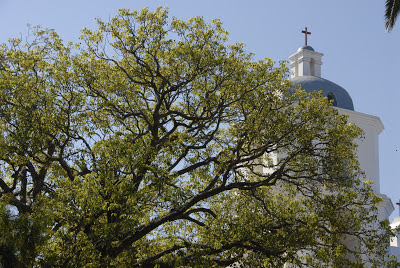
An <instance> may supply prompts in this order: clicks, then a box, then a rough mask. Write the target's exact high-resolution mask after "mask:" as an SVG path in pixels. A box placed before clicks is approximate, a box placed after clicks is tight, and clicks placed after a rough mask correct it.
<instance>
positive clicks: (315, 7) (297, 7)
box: [0, 0, 400, 218]
mask: <svg viewBox="0 0 400 268" xmlns="http://www.w3.org/2000/svg"><path fill="white" fill-rule="evenodd" d="M384 2H385V1H384V0H381V1H376V0H352V1H349V0H336V1H328V0H303V1H298V0H285V1H277V0H249V1H237V0H219V1H218V0H214V1H211V0H202V1H191V0H163V1H162V0H148V1H144V0H130V1H128V0H113V1H106V0H97V1H90V0H80V1H77V0H69V1H56V0H35V1H28V0H25V1H22V0H0V43H4V42H6V41H7V40H8V38H10V37H20V36H24V35H26V33H27V27H26V25H27V23H29V24H31V25H42V26H43V27H45V28H52V29H55V30H56V32H58V34H59V35H60V36H61V37H62V38H63V39H64V40H65V41H69V40H71V41H77V39H78V37H79V35H80V29H81V28H82V27H88V28H94V27H95V26H96V18H102V19H104V20H107V19H108V18H110V17H113V16H114V15H115V14H116V11H117V9H119V8H129V9H137V10H140V9H142V8H143V7H149V8H150V9H155V8H156V7H157V6H168V7H169V11H170V16H174V17H177V18H179V19H188V18H190V17H194V16H202V17H203V18H204V19H205V20H208V21H210V20H211V19H213V18H218V19H220V20H221V21H222V22H223V25H224V28H225V29H226V30H228V31H229V33H230V37H229V39H230V42H243V43H245V44H246V50H247V51H249V52H253V53H254V54H255V56H254V58H255V59H261V58H265V57H268V58H271V59H273V60H274V61H281V60H287V57H288V56H289V55H291V54H293V53H294V52H296V50H297V49H298V48H299V47H300V46H302V45H303V43H304V36H303V35H302V34H301V30H302V29H304V27H305V26H307V27H308V30H309V31H311V33H312V34H311V36H310V37H309V45H311V46H312V47H313V48H314V49H315V50H316V51H318V52H322V53H324V54H325V55H324V57H323V58H322V61H323V65H322V77H323V78H326V79H329V80H331V81H333V82H335V83H337V84H339V85H341V86H342V87H344V88H345V89H346V90H347V91H348V92H349V94H350V96H351V97H352V99H353V103H354V107H355V110H356V111H359V112H362V113H367V114H371V115H376V116H379V117H380V118H381V120H382V122H383V124H384V125H385V130H384V131H383V133H382V134H381V135H380V178H381V191H382V193H385V194H387V195H388V196H389V197H391V198H392V201H393V203H395V202H397V200H399V199H400V175H399V174H398V173H397V169H398V168H399V167H400V139H399V137H400V135H399V134H400V124H399V122H400V119H399V117H400V83H399V78H400V20H399V21H398V25H396V26H395V27H394V29H393V31H392V32H391V33H386V32H385V28H384V17H383V14H384ZM397 213H398V209H397V206H396V210H395V212H394V213H393V214H392V217H391V218H393V217H394V216H398V215H397Z"/></svg>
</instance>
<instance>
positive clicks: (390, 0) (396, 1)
mask: <svg viewBox="0 0 400 268" xmlns="http://www.w3.org/2000/svg"><path fill="white" fill-rule="evenodd" d="M399 12H400V0H386V11H385V20H386V25H385V27H386V30H388V31H389V32H390V31H391V30H392V29H393V26H394V24H395V22H396V19H397V15H398V14H399Z"/></svg>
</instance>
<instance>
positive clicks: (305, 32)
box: [301, 27, 311, 46]
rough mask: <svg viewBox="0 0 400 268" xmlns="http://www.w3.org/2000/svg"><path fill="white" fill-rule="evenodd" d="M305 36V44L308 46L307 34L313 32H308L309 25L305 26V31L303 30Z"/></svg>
mask: <svg viewBox="0 0 400 268" xmlns="http://www.w3.org/2000/svg"><path fill="white" fill-rule="evenodd" d="M301 32H302V33H303V34H304V36H305V40H304V45H305V46H307V35H309V34H311V32H307V27H306V28H305V30H304V31H301Z"/></svg>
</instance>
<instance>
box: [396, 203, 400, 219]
mask: <svg viewBox="0 0 400 268" xmlns="http://www.w3.org/2000/svg"><path fill="white" fill-rule="evenodd" d="M396 205H398V206H399V216H400V200H399V202H398V203H396Z"/></svg>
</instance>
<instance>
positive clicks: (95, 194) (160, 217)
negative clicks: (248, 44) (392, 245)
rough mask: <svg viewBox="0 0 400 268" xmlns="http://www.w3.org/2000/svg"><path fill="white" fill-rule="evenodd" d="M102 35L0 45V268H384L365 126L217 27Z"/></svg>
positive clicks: (139, 15) (135, 16) (153, 18)
mask: <svg viewBox="0 0 400 268" xmlns="http://www.w3.org/2000/svg"><path fill="white" fill-rule="evenodd" d="M98 25H99V28H98V29H97V30H89V29H84V30H83V31H82V41H81V44H72V43H69V44H67V45H65V44H63V42H62V41H61V39H60V38H59V37H58V35H57V34H56V33H55V32H54V31H52V30H41V29H40V28H36V29H33V32H32V34H31V35H30V36H29V37H27V38H26V40H24V41H23V40H21V39H13V40H10V42H9V44H3V45H2V46H1V48H0V63H1V66H0V69H1V70H0V115H1V116H0V133H1V135H0V172H1V178H0V212H1V218H0V233H1V236H0V258H1V259H0V261H1V262H2V264H3V266H4V267H7V265H8V266H9V267H23V266H27V267H30V266H40V267H41V266H43V267H138V266H145V267H153V266H156V267H179V266H184V267H195V266H196V267H199V266H200V267H201V266H204V267H206V266H208V267H209V266H227V265H230V264H233V263H237V264H240V265H241V266H242V267H246V266H250V267H255V266H265V267H279V266H281V265H283V264H284V263H293V264H298V265H301V264H308V265H310V266H313V267H319V266H320V267H326V266H327V265H331V266H332V267H363V265H364V264H365V262H366V261H369V262H372V263H375V264H376V265H378V266H379V265H384V264H383V262H384V260H383V259H384V254H385V249H386V247H387V246H388V242H389V240H388V236H389V235H390V232H389V229H388V226H387V222H383V223H378V222H377V219H376V205H377V204H378V202H379V198H377V197H376V196H375V195H374V194H373V193H372V192H371V191H370V189H369V187H368V183H362V182H361V179H362V172H361V171H360V170H359V168H358V163H357V159H356V155H355V149H356V146H355V144H354V143H353V140H354V139H355V138H357V137H359V136H360V135H361V131H360V130H359V129H358V128H357V127H356V126H354V125H352V124H348V123H347V121H346V117H345V116H342V115H339V114H338V112H337V111H336V110H335V109H334V108H332V106H331V105H330V103H329V101H328V100H327V99H326V98H323V97H321V96H320V95H319V94H317V93H314V94H307V93H305V92H304V91H302V90H300V89H292V86H291V83H290V81H289V80H288V71H287V68H286V67H285V66H284V64H280V65H275V64H274V63H273V62H272V61H271V60H270V59H265V60H261V61H254V60H252V55H251V54H249V53H247V52H245V50H244V48H243V45H242V44H228V43H227V33H226V31H224V30H223V29H222V27H221V23H220V22H219V21H217V20H216V21H213V22H212V23H205V22H204V21H203V19H201V18H193V19H190V20H188V21H186V22H185V21H181V20H178V19H175V18H174V19H168V13H167V11H166V10H163V9H161V8H159V9H157V10H156V11H154V12H150V11H149V10H147V9H144V10H142V11H141V12H136V11H129V10H120V11H119V13H118V15H117V16H116V17H115V18H112V19H111V20H110V21H109V22H103V21H99V22H98ZM371 225H374V227H373V228H371V227H370V226H371ZM349 241H352V243H349Z"/></svg>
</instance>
